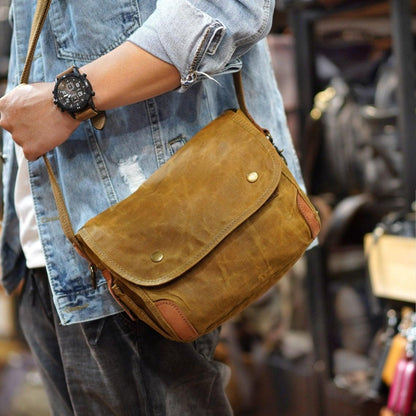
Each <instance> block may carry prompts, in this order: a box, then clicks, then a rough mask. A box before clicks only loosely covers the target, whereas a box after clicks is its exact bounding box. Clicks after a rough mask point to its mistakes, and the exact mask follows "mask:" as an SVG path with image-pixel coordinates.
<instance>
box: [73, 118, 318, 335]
mask: <svg viewBox="0 0 416 416" xmlns="http://www.w3.org/2000/svg"><path fill="white" fill-rule="evenodd" d="M319 229H320V221H319V217H318V214H317V212H316V210H315V208H314V207H313V206H312V204H311V203H310V201H309V199H308V198H307V196H306V195H305V194H304V193H303V192H302V190H301V189H300V188H299V186H298V185H297V183H296V181H295V180H294V179H293V177H292V175H291V173H290V172H289V170H288V168H287V167H286V165H285V163H284V161H283V159H282V157H281V156H280V155H279V153H278V152H277V151H276V149H275V147H274V146H273V144H272V143H271V142H270V141H269V140H268V137H267V135H266V134H265V132H263V131H262V130H261V129H259V128H258V126H257V125H254V124H253V123H252V122H251V121H250V120H249V119H248V118H247V116H246V115H245V114H244V113H243V112H242V111H241V110H236V111H234V110H229V111H227V112H225V113H224V114H223V115H222V116H220V117H219V118H217V119H216V120H214V121H213V122H211V123H210V124H208V126H206V127H205V128H204V129H202V130H201V131H200V132H198V133H197V135H196V136H194V137H193V138H192V139H191V140H190V141H189V142H188V143H187V144H186V145H185V146H184V147H183V148H181V149H180V150H179V151H178V152H177V153H176V154H175V155H174V156H173V157H172V158H171V159H170V160H169V161H168V162H167V163H166V164H165V165H163V166H162V167H161V168H160V169H159V170H158V171H156V172H155V173H154V174H153V175H152V176H151V177H150V178H148V180H147V181H146V182H145V183H144V184H143V185H142V186H141V187H140V188H139V189H138V190H137V191H136V192H135V193H133V194H132V195H131V196H130V197H128V198H127V199H125V200H123V201H121V202H120V203H118V204H116V205H114V206H112V207H110V208H109V209H107V210H106V211H104V212H103V213H101V214H100V215H98V216H96V217H94V218H92V219H91V220H90V221H88V222H87V223H86V224H85V225H84V227H82V228H81V229H80V230H79V231H78V233H77V234H76V241H77V244H78V245H79V248H80V249H81V251H82V252H83V253H85V256H86V257H87V258H88V259H89V260H90V261H91V262H92V263H93V264H94V265H95V266H96V267H98V268H99V269H101V270H102V271H104V274H105V276H106V278H107V281H108V283H109V287H110V291H111V293H112V294H113V296H115V297H116V299H117V300H118V302H119V303H120V304H122V305H123V306H124V307H125V308H126V309H127V310H128V312H129V314H130V315H132V316H134V317H136V318H138V319H141V320H143V321H145V322H146V323H147V324H148V325H150V326H151V327H153V328H154V329H155V330H156V331H158V332H159V333H161V334H162V335H164V336H165V337H167V338H169V339H172V340H175V341H181V342H190V341H193V340H195V339H196V338H198V337H199V336H201V335H203V334H205V333H207V332H209V331H211V330H212V329H214V328H216V327H217V326H219V325H221V324H222V323H223V322H225V321H226V320H228V319H230V318H231V317H233V316H234V315H235V314H237V313H238V312H240V311H241V310H242V309H244V308H245V307H246V306H248V305H249V304H250V303H251V302H253V301H254V300H256V299H257V298H258V297H260V296H261V295H262V294H263V293H265V292H266V291H267V290H268V289H269V288H270V287H271V286H272V285H273V284H275V283H276V282H277V281H278V280H279V279H280V278H281V277H282V276H283V275H284V274H285V273H286V272H287V271H288V270H289V268H290V267H292V266H293V264H294V263H295V262H296V261H297V260H298V259H299V258H300V257H301V256H302V254H303V253H304V251H305V250H306V249H307V247H308V246H309V245H310V244H311V242H312V241H313V240H314V239H315V237H316V236H317V234H318V232H319Z"/></svg>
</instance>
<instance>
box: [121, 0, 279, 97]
mask: <svg viewBox="0 0 416 416" xmlns="http://www.w3.org/2000/svg"><path fill="white" fill-rule="evenodd" d="M273 11H274V0H240V1H237V0H226V1H224V2H221V1H218V0H211V1H208V0H174V1H173V0H158V1H157V5H156V9H155V10H154V12H153V13H152V14H151V15H150V16H149V18H148V19H147V20H146V21H144V22H143V24H142V26H141V27H140V28H139V29H137V30H136V31H135V32H134V33H133V34H132V35H131V36H130V37H129V41H131V42H133V43H135V44H136V45H138V46H140V47H141V48H143V49H144V50H146V51H148V52H149V53H151V54H152V55H154V56H156V57H158V58H159V59H162V60H163V61H165V62H168V63H170V64H172V65H174V66H175V67H176V68H177V69H178V70H179V72H180V74H181V85H182V87H181V89H180V90H182V91H183V90H185V89H187V88H189V87H190V86H192V85H193V84H194V83H195V82H197V81H199V80H200V79H202V78H205V77H214V76H215V75H218V74H221V73H224V72H227V71H229V70H232V68H233V67H234V68H235V67H238V58H239V57H240V56H242V55H243V54H244V53H245V52H247V50H249V49H250V48H251V47H252V46H253V45H254V44H255V43H256V42H258V41H259V40H260V39H262V38H263V37H265V36H266V35H267V33H268V32H269V30H270V28H271V24H272V19H273Z"/></svg>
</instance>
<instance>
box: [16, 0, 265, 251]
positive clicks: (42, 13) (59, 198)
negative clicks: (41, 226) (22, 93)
mask: <svg viewBox="0 0 416 416" xmlns="http://www.w3.org/2000/svg"><path fill="white" fill-rule="evenodd" d="M50 4H51V0H38V1H37V4H36V10H35V14H34V17H33V22H32V27H31V32H30V38H29V47H28V51H27V55H26V61H25V65H24V68H23V72H22V75H21V77H20V82H21V83H22V84H26V83H27V82H28V80H29V73H30V68H31V66H32V61H33V56H34V53H35V49H36V44H37V42H38V40H39V36H40V33H41V31H42V27H43V24H44V22H45V20H46V16H47V14H48V10H49V6H50ZM233 81H234V88H235V91H236V95H237V100H238V104H239V106H240V109H241V111H242V112H243V113H244V114H245V115H246V117H247V118H248V119H249V120H250V121H251V122H252V123H253V124H254V125H255V126H256V127H257V128H258V129H259V130H260V131H261V132H263V133H265V134H266V135H267V132H266V131H265V130H263V129H262V128H261V127H260V126H259V125H258V124H257V123H256V122H255V121H254V119H253V118H252V117H251V115H250V113H249V112H248V110H247V107H246V103H245V99H244V92H243V82H242V77H241V71H239V72H236V73H234V74H233ZM42 157H43V160H44V162H45V165H46V169H47V171H48V176H49V181H50V183H51V187H52V192H53V196H54V199H55V203H56V207H57V209H58V216H59V221H60V222H61V226H62V230H63V232H64V234H65V236H66V238H68V240H69V241H70V242H71V243H72V244H73V245H74V246H75V247H76V248H79V244H78V241H77V239H76V237H75V233H74V230H73V228H72V224H71V220H70V218H69V213H68V210H67V208H66V205H65V201H64V198H63V195H62V192H61V189H60V187H59V185H58V181H57V179H56V176H55V174H54V172H53V169H52V166H51V164H50V162H49V160H48V158H47V156H46V155H43V156H42Z"/></svg>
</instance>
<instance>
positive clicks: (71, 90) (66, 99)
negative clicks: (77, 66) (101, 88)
mask: <svg viewBox="0 0 416 416" xmlns="http://www.w3.org/2000/svg"><path fill="white" fill-rule="evenodd" d="M54 95H55V101H56V103H57V104H58V105H59V106H60V107H61V108H62V109H63V110H66V111H69V112H71V113H77V112H79V111H81V110H83V109H84V108H85V107H86V106H87V105H88V102H89V100H90V98H91V89H90V88H89V87H88V85H87V84H86V83H85V81H84V80H83V79H81V78H79V77H77V76H74V75H68V76H66V77H64V78H62V79H61V80H59V82H58V83H57V84H56V87H55V91H54Z"/></svg>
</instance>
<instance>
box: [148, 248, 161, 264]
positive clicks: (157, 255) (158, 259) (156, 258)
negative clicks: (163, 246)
mask: <svg viewBox="0 0 416 416" xmlns="http://www.w3.org/2000/svg"><path fill="white" fill-rule="evenodd" d="M163 257H165V256H164V255H163V253H162V252H161V251H158V250H157V251H155V252H154V253H152V255H151V256H150V258H151V260H152V262H153V263H160V262H161V261H162V260H163Z"/></svg>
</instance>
